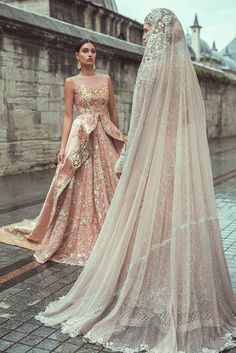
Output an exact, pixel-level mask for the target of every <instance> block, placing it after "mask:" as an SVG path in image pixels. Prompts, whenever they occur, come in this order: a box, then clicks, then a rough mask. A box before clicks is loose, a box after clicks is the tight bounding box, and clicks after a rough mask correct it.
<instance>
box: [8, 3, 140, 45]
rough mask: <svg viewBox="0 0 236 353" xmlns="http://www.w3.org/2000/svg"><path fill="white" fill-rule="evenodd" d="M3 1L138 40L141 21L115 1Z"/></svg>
mask: <svg viewBox="0 0 236 353" xmlns="http://www.w3.org/2000/svg"><path fill="white" fill-rule="evenodd" d="M4 3H6V4H11V5H14V6H17V7H19V8H22V9H24V10H28V11H32V12H35V13H38V14H40V15H46V16H50V17H53V18H57V19H58V20H61V21H65V22H68V23H72V24H75V25H77V26H80V27H83V28H87V29H91V30H92V31H96V32H100V33H104V34H107V35H109V36H112V37H116V38H119V39H123V40H126V41H128V42H132V43H136V44H140V45H141V44H142V25H141V23H139V22H137V21H134V20H131V19H130V18H128V17H125V16H123V15H120V14H119V13H118V12H117V7H116V4H115V1H109V0H96V1H87V0H67V1H64V0H4Z"/></svg>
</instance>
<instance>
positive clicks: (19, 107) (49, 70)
mask: <svg viewBox="0 0 236 353" xmlns="http://www.w3.org/2000/svg"><path fill="white" fill-rule="evenodd" d="M80 38H90V39H92V40H94V41H95V42H96V43H97V57H98V59H97V62H96V67H97V71H98V72H102V73H108V74H109V75H110V76H111V78H112V81H113V84H114V88H115V95H116V102H117V108H118V111H119V119H120V127H121V129H122V130H123V131H125V132H127V131H128V128H129V116H130V112H131V102H132V93H133V87H134V82H135V76H136V72H137V68H138V65H139V62H140V58H141V56H142V53H143V48H142V47H141V46H138V45H134V44H132V43H128V42H125V41H121V40H119V39H116V38H112V37H109V36H107V35H104V34H100V33H96V32H92V31H89V30H86V29H84V28H79V27H76V26H74V25H71V24H68V23H63V22H61V21H58V20H56V19H52V18H49V17H46V16H45V17H44V16H40V15H37V14H34V13H30V12H25V11H23V10H20V9H17V8H14V7H12V6H9V5H5V4H2V3H0V175H8V174H14V173H20V172H23V171H30V170H35V169H43V168H48V167H50V166H52V165H54V162H55V156H56V154H57V151H58V147H59V144H60V136H61V123H62V119H63V109H64V107H63V97H64V80H65V78H67V77H69V76H72V75H75V74H77V73H78V72H77V69H76V59H75V53H74V48H75V46H76V43H77V42H78V40H79V39H80Z"/></svg>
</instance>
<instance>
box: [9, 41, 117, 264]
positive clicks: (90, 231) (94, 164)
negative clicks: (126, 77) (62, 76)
mask: <svg viewBox="0 0 236 353" xmlns="http://www.w3.org/2000/svg"><path fill="white" fill-rule="evenodd" d="M76 52H77V59H78V61H79V66H80V68H81V70H80V73H79V75H77V76H74V77H71V78H69V79H67V80H66V81H65V116H64V124H63V133H62V143H61V149H60V152H59V155H58V162H59V164H58V167H57V170H56V173H55V176H54V179H53V181H52V184H51V187H50V190H49V192H48V195H47V198H46V201H45V203H44V205H43V208H42V210H41V213H40V215H39V217H38V219H37V222H36V225H35V227H34V229H33V231H32V232H31V233H30V234H26V233H29V231H30V230H32V229H31V228H32V222H29V221H24V222H23V223H22V224H18V225H17V226H13V227H10V229H9V227H8V231H9V230H10V231H11V232H14V233H15V234H16V235H17V233H19V232H20V233H21V234H24V235H25V236H26V237H27V239H28V240H29V241H32V242H37V243H40V246H39V248H38V249H37V251H36V253H35V254H34V256H35V258H36V260H37V261H39V262H41V263H43V262H45V261H47V260H49V259H52V260H54V261H57V262H62V263H67V264H73V265H82V266H83V265H84V264H85V262H86V260H87V258H88V256H89V255H90V252H91V250H92V248H93V246H94V244H95V242H96V240H97V236H98V233H99V231H100V229H101V227H102V224H103V222H104V219H105V216H106V213H107V209H108V207H109V205H110V202H111V200H112V197H113V194H114V192H115V189H116V186H117V183H118V177H117V175H116V173H115V171H114V166H115V163H116V161H117V158H118V154H119V151H120V149H121V148H122V145H123V142H124V137H123V135H122V133H121V132H120V131H119V130H118V118H117V112H116V108H115V100H114V94H113V89H112V83H111V79H110V78H109V76H108V75H103V74H96V73H95V71H94V64H95V58H96V48H95V45H94V43H92V42H91V41H88V40H82V41H81V42H80V44H79V46H78V48H77V50H76ZM74 104H75V106H76V110H77V117H76V118H75V119H74V121H73V118H72V114H73V105H74Z"/></svg>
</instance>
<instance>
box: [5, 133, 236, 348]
mask: <svg viewBox="0 0 236 353" xmlns="http://www.w3.org/2000/svg"><path fill="white" fill-rule="evenodd" d="M210 150H211V159H212V166H213V175H214V184H215V192H216V201H217V207H218V211H219V218H220V224H221V229H222V239H223V244H224V250H225V254H226V258H227V262H228V266H229V270H230V275H231V278H232V283H233V287H234V289H235V291H236V138H235V139H225V140H221V141H213V142H212V143H211V145H210ZM52 175H53V171H44V172H37V173H32V174H27V175H26V174H25V175H21V176H12V177H7V178H0V190H1V199H0V226H2V225H5V224H8V223H12V222H15V221H19V220H21V219H22V218H30V217H35V216H36V215H37V214H38V212H39V210H40V208H41V206H42V202H43V199H44V197H45V194H46V192H47V190H48V185H49V183H50V180H51V178H52ZM80 272H81V268H79V267H76V266H68V265H62V264H57V263H53V262H48V263H46V264H44V265H41V264H38V263H37V262H36V261H34V260H33V258H32V252H31V251H30V250H26V249H22V248H19V247H16V246H12V245H6V244H2V243H1V244H0V275H1V277H0V287H1V293H0V352H8V353H25V352H30V353H51V352H55V353H75V352H80V353H96V352H103V353H105V352H108V350H106V349H104V348H102V347H99V346H95V345H92V344H88V343H85V342H83V340H82V338H81V337H76V338H69V337H68V336H67V335H64V334H62V333H61V332H60V330H59V327H58V326H57V327H50V328H49V327H44V326H42V325H41V324H40V323H39V322H38V321H36V320H35V319H34V316H35V315H36V314H37V313H38V312H39V311H41V310H42V309H44V308H45V306H46V305H47V304H48V303H49V302H51V301H53V300H55V299H57V298H58V297H61V296H63V295H64V294H66V293H67V292H68V290H69V289H70V288H71V286H72V285H73V283H74V281H75V280H76V279H77V277H78V276H79V274H80ZM228 352H230V353H236V349H233V350H230V351H228Z"/></svg>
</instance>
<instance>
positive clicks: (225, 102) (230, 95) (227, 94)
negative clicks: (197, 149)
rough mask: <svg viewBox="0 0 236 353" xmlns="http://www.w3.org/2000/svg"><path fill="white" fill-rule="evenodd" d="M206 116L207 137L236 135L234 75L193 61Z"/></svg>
mask: <svg viewBox="0 0 236 353" xmlns="http://www.w3.org/2000/svg"><path fill="white" fill-rule="evenodd" d="M194 67H195V70H196V72H197V75H198V79H199V83H200V87H201V91H202V95H203V99H204V103H205V108H206V118H207V134H208V138H219V137H228V136H236V76H235V75H233V74H230V73H225V72H223V71H220V70H216V69H211V68H208V67H205V66H203V65H201V64H197V63H194Z"/></svg>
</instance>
